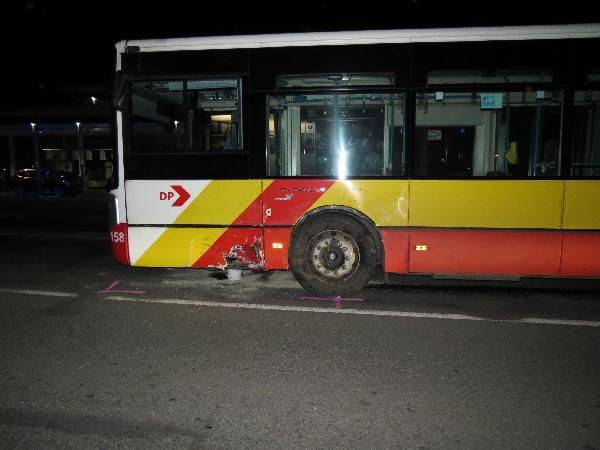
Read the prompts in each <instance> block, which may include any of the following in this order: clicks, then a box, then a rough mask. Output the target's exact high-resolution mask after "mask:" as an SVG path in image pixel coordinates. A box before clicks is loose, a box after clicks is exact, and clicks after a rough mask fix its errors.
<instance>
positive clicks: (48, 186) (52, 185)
mask: <svg viewBox="0 0 600 450" xmlns="http://www.w3.org/2000/svg"><path fill="white" fill-rule="evenodd" d="M38 176H39V182H40V188H41V193H42V194H51V195H64V194H76V193H78V192H80V191H81V179H80V177H78V176H76V175H73V174H71V173H69V172H61V171H59V170H52V169H21V170H18V171H17V173H16V174H15V180H14V186H15V190H16V191H17V192H18V193H20V194H30V193H32V194H35V193H37V177H38Z"/></svg>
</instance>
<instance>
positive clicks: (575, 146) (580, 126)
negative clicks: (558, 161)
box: [570, 90, 600, 177]
mask: <svg viewBox="0 0 600 450" xmlns="http://www.w3.org/2000/svg"><path fill="white" fill-rule="evenodd" d="M573 106H574V107H573V121H572V123H573V130H572V133H571V170H570V175H571V176H573V177H598V176H600V91H591V90H590V91H575V97H574V105H573Z"/></svg>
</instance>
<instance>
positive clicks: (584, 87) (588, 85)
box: [562, 81, 600, 180]
mask: <svg viewBox="0 0 600 450" xmlns="http://www.w3.org/2000/svg"><path fill="white" fill-rule="evenodd" d="M565 91H566V89H565ZM568 91H569V96H570V97H569V120H568V122H565V124H564V126H565V129H564V130H563V132H565V134H567V136H566V138H567V142H566V144H565V145H564V150H563V155H562V156H563V160H564V164H563V167H564V175H563V178H564V179H565V180H600V175H595V176H583V175H571V169H572V167H573V166H572V155H573V151H574V148H573V145H574V142H573V141H572V139H571V138H572V133H573V116H574V113H575V92H576V91H600V81H586V82H585V83H583V84H577V85H575V86H571V87H569V89H568Z"/></svg>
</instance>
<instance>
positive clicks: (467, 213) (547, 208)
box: [409, 179, 564, 230]
mask: <svg viewBox="0 0 600 450" xmlns="http://www.w3.org/2000/svg"><path fill="white" fill-rule="evenodd" d="M563 192H564V181H562V180H556V181H554V180H552V181H548V180H502V179H493V180H411V182H410V219H409V225H410V226H411V227H428V228H429V227H444V228H488V229H494V228H502V229H550V230H559V229H560V228H561V217H562V204H563Z"/></svg>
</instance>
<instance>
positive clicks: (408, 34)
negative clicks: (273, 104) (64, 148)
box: [116, 23, 600, 70]
mask: <svg viewBox="0 0 600 450" xmlns="http://www.w3.org/2000/svg"><path fill="white" fill-rule="evenodd" d="M597 37H600V24H599V23H588V24H572V25H528V26H504V27H471V28H423V29H404V30H370V31H334V32H317V33H284V34H248V35H234V36H209V37H188V38H173V39H143V40H127V41H120V42H118V43H117V44H116V47H117V70H119V69H120V65H121V53H123V52H124V51H125V49H126V47H128V46H133V47H138V48H139V51H140V52H168V51H182V50H217V49H235V48H268V47H310V46H317V45H366V44H400V43H411V42H477V41H514V40H534V39H578V38H579V39H581V38H597Z"/></svg>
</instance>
